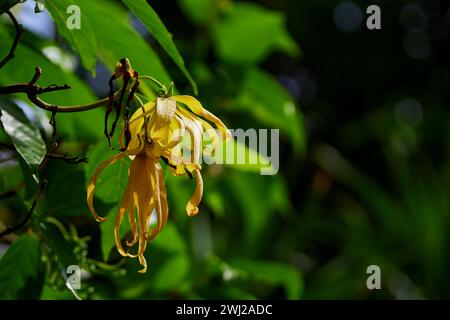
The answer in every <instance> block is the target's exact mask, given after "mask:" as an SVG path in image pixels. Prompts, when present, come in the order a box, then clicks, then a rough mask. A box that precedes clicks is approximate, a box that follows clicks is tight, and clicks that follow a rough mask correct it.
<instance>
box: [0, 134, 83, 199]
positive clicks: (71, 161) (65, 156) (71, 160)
mask: <svg viewBox="0 0 450 320" xmlns="http://www.w3.org/2000/svg"><path fill="white" fill-rule="evenodd" d="M0 147H2V148H4V149H7V150H12V151H15V148H14V146H13V145H10V144H7V143H2V142H0ZM45 157H46V158H49V159H58V160H64V162H66V163H68V164H78V163H82V162H88V158H79V157H70V156H69V155H68V154H67V153H66V154H60V153H53V152H47V153H46V154H45ZM0 198H1V197H0Z"/></svg>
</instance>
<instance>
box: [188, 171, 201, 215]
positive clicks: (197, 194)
mask: <svg viewBox="0 0 450 320" xmlns="http://www.w3.org/2000/svg"><path fill="white" fill-rule="evenodd" d="M193 174H194V177H195V179H196V180H197V184H196V186H195V191H194V194H193V195H192V196H191V198H190V199H189V201H188V203H187V205H186V212H187V214H188V216H190V217H191V216H195V215H196V214H198V205H199V204H200V202H201V201H202V196H203V178H202V175H201V173H200V170H194V172H193Z"/></svg>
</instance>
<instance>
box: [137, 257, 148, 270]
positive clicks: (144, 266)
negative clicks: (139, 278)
mask: <svg viewBox="0 0 450 320" xmlns="http://www.w3.org/2000/svg"><path fill="white" fill-rule="evenodd" d="M139 263H140V264H141V266H142V267H143V268H142V269H141V270H139V271H138V272H139V273H146V272H147V260H145V257H144V255H143V254H140V255H139Z"/></svg>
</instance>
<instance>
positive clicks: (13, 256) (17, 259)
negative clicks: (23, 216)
mask: <svg viewBox="0 0 450 320" xmlns="http://www.w3.org/2000/svg"><path fill="white" fill-rule="evenodd" d="M43 280H44V274H43V268H42V262H41V249H40V247H39V241H38V239H37V237H36V236H34V235H28V234H24V235H22V236H21V237H20V238H19V239H18V240H16V241H15V242H14V243H13V244H12V245H11V246H10V247H9V248H8V250H7V251H6V253H5V254H4V255H3V256H2V257H1V259H0V299H37V298H38V297H39V295H40V291H41V290H42V285H43Z"/></svg>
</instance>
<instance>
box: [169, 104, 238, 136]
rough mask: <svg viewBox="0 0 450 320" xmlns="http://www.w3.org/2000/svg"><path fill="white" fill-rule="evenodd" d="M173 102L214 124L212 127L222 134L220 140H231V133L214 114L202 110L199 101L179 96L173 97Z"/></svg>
mask: <svg viewBox="0 0 450 320" xmlns="http://www.w3.org/2000/svg"><path fill="white" fill-rule="evenodd" d="M172 98H173V99H174V100H176V101H178V102H180V103H182V104H184V105H186V106H187V107H188V108H189V109H190V110H191V111H192V112H193V113H195V114H196V115H198V116H200V117H203V118H205V119H206V120H208V121H211V122H212V123H214V125H215V126H216V127H217V129H219V131H220V132H221V134H222V138H223V139H225V140H226V141H228V140H230V139H231V133H230V131H229V130H228V129H227V127H226V126H225V125H224V124H223V122H222V120H220V119H219V118H217V117H216V116H215V115H214V114H212V113H211V112H209V111H208V110H206V109H204V108H203V106H202V104H201V103H200V101H198V100H197V99H195V98H194V97H192V96H186V95H180V96H173V97H172Z"/></svg>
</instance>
